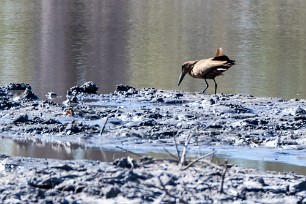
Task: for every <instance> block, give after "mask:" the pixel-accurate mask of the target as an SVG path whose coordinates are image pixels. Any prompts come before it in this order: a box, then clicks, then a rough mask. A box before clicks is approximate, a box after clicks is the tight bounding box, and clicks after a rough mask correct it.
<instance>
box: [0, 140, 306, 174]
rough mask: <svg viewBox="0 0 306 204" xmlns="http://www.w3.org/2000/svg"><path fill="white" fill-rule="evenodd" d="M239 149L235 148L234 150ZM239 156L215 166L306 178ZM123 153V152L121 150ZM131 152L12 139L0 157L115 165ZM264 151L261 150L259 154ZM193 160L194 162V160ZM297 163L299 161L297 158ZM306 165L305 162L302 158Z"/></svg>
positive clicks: (284, 166)
mask: <svg viewBox="0 0 306 204" xmlns="http://www.w3.org/2000/svg"><path fill="white" fill-rule="evenodd" d="M233 149H235V148H233ZM237 149H238V151H237V153H236V154H232V155H224V154H217V155H215V156H214V157H213V162H215V163H217V164H223V163H224V161H225V160H228V161H229V163H230V164H233V165H237V166H239V167H243V168H254V169H260V170H263V171H279V172H295V173H298V174H303V175H306V167H305V166H297V165H292V164H288V163H287V162H285V163H284V161H282V162H272V161H264V160H262V158H261V156H259V157H256V156H252V158H249V159H248V158H246V157H239V155H240V154H246V155H248V154H249V152H247V151H243V150H242V149H241V150H240V151H239V148H237ZM120 150H121V149H120ZM128 151H129V150H127V151H119V149H118V151H115V150H110V149H99V148H86V147H84V146H81V145H77V144H71V143H66V144H56V143H49V142H42V141H36V142H33V141H30V140H12V139H9V138H7V139H0V154H6V155H8V156H20V157H33V158H52V159H61V160H76V159H87V160H98V161H104V162H112V161H114V160H115V159H117V158H122V157H127V156H130V157H134V158H137V156H135V154H132V153H131V152H128ZM254 151H256V150H254ZM259 151H260V150H259ZM270 154H271V153H270ZM142 155H148V156H151V157H154V158H168V159H172V157H171V156H170V155H169V154H167V153H162V152H158V153H157V152H155V153H150V152H148V149H147V150H146V152H144V153H142ZM192 160H193V159H192ZM294 160H295V161H296V162H298V161H299V158H294ZM300 161H302V162H304V161H305V158H301V160H300Z"/></svg>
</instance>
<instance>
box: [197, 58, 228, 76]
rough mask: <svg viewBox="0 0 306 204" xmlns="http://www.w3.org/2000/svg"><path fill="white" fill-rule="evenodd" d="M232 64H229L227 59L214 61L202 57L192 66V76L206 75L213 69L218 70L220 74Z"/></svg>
mask: <svg viewBox="0 0 306 204" xmlns="http://www.w3.org/2000/svg"><path fill="white" fill-rule="evenodd" d="M231 66H232V65H230V64H229V63H228V62H227V61H216V60H213V59H211V58H210V59H203V60H199V61H198V62H197V63H196V64H195V65H194V67H193V69H192V72H193V75H194V77H198V78H202V76H204V75H206V74H207V73H209V72H212V71H213V70H215V71H218V72H220V74H221V73H222V72H224V71H226V70H227V69H229V68H230V67H231Z"/></svg>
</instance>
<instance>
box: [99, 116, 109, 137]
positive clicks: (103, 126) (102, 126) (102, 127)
mask: <svg viewBox="0 0 306 204" xmlns="http://www.w3.org/2000/svg"><path fill="white" fill-rule="evenodd" d="M107 120H108V116H106V118H105V120H104V121H103V124H102V125H101V130H100V134H99V135H102V133H103V130H104V128H105V125H106V123H107Z"/></svg>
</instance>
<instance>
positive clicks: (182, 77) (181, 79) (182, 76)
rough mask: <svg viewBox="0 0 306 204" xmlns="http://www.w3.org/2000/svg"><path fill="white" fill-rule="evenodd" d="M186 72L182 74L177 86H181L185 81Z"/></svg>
mask: <svg viewBox="0 0 306 204" xmlns="http://www.w3.org/2000/svg"><path fill="white" fill-rule="evenodd" d="M185 75H186V72H181V74H180V77H179V80H178V83H177V85H178V86H179V85H180V84H181V82H182V81H183V79H184V76H185Z"/></svg>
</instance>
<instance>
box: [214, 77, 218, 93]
mask: <svg viewBox="0 0 306 204" xmlns="http://www.w3.org/2000/svg"><path fill="white" fill-rule="evenodd" d="M213 80H214V82H215V94H217V87H218V85H217V82H216V80H215V79H213Z"/></svg>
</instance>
